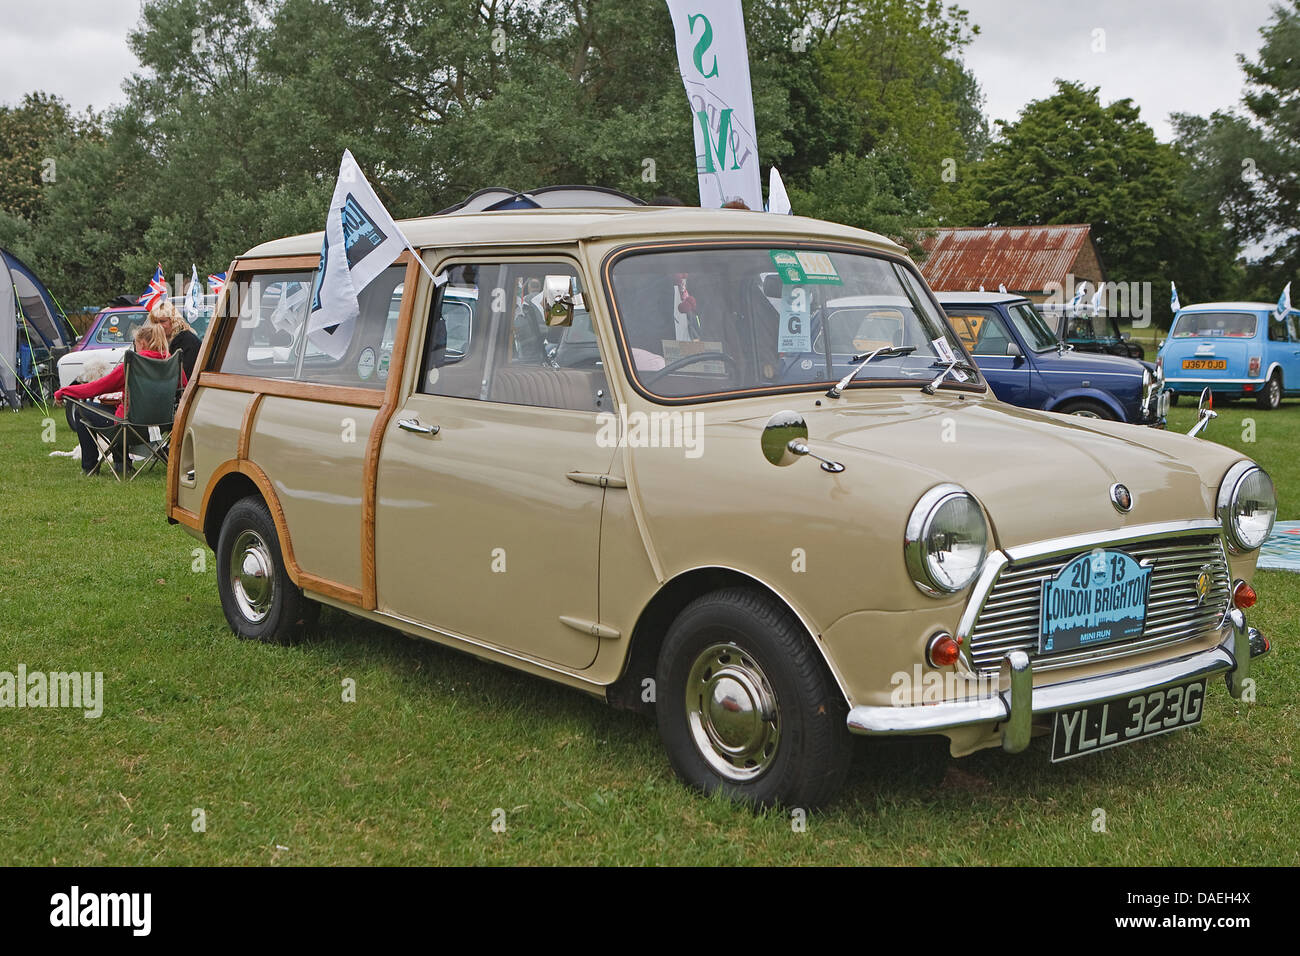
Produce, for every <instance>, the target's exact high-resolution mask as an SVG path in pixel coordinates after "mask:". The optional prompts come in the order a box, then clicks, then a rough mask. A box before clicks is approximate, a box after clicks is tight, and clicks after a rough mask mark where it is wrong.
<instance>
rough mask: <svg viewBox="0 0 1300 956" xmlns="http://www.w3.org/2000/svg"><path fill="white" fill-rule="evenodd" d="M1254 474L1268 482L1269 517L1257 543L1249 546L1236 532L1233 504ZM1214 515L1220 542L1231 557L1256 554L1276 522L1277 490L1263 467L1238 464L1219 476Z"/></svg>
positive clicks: (1246, 462) (1248, 463) (1236, 502)
mask: <svg viewBox="0 0 1300 956" xmlns="http://www.w3.org/2000/svg"><path fill="white" fill-rule="evenodd" d="M1256 472H1258V473H1259V474H1261V475H1263V476H1264V478H1265V480H1267V481H1268V487H1269V490H1270V492H1272V499H1273V514H1272V517H1271V518H1270V519H1269V522H1268V529H1267V530H1266V531H1265V533H1264V536H1263V537H1262V538H1261V539H1260V540H1259V541H1258V542H1257V543H1253V544H1252V543H1251V542H1250V541H1247V540H1244V538H1243V536H1242V534H1241V532H1240V529H1238V527H1237V518H1238V517H1239V515H1238V514H1237V504H1238V499H1239V496H1240V494H1241V489H1242V487H1243V486H1244V485H1245V482H1246V479H1248V478H1250V477H1251V476H1252V475H1254V474H1255V473H1256ZM1215 513H1216V515H1217V516H1218V519H1219V524H1220V526H1222V528H1223V537H1224V540H1225V541H1227V543H1228V550H1229V551H1232V552H1233V553H1234V554H1249V553H1250V552H1252V551H1258V550H1259V549H1260V547H1262V546H1263V544H1264V542H1265V541H1267V540H1268V536H1269V535H1270V534H1272V533H1273V525H1274V524H1275V523H1276V521H1277V491H1276V489H1274V487H1273V479H1272V478H1271V477H1270V476H1269V474H1268V472H1266V471H1265V470H1264V469H1263V468H1260V467H1259V465H1256V464H1255V463H1254V462H1250V461H1239V462H1237V463H1236V464H1235V465H1233V466H1232V467H1231V468H1229V469H1228V473H1227V474H1226V475H1224V476H1223V481H1222V482H1221V483H1220V484H1219V495H1218V499H1217V501H1216V503H1215Z"/></svg>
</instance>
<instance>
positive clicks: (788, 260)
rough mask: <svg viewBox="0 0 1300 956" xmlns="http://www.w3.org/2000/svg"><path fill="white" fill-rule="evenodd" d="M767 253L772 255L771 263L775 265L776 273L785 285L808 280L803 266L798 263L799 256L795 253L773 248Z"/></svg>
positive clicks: (797, 283)
mask: <svg viewBox="0 0 1300 956" xmlns="http://www.w3.org/2000/svg"><path fill="white" fill-rule="evenodd" d="M769 255H770V256H771V257H772V265H774V266H776V271H777V274H778V275H779V276H780V277H781V281H782V282H784V283H785V284H786V285H802V284H803V283H805V282H807V281H808V277H807V276H806V275H804V271H803V266H801V265H799V256H798V255H797V254H796V253H794V252H786V251H785V250H783V249H773V250H772V251H771V252H770V253H769Z"/></svg>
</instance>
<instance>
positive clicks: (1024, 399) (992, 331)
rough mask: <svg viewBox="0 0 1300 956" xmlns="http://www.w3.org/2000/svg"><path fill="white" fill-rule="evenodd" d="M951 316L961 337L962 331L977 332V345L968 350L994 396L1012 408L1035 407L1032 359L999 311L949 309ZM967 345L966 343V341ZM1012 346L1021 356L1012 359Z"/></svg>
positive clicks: (975, 333) (975, 341)
mask: <svg viewBox="0 0 1300 956" xmlns="http://www.w3.org/2000/svg"><path fill="white" fill-rule="evenodd" d="M947 312H948V316H949V318H951V319H952V320H953V325H954V327H956V328H957V329H958V330H959V334H960V330H962V329H967V330H972V331H973V335H971V337H972V338H973V343H970V344H967V348H968V349H970V353H971V355H972V356H974V358H975V364H976V365H978V366H979V367H980V371H981V372H982V373H983V374H984V378H985V379H986V380H987V381H988V383H989V385H990V386H991V387H992V388H993V394H994V395H996V396H997V397H998V398H1000V399H1002V401H1004V402H1009V403H1010V404H1012V405H1019V406H1021V407H1024V408H1029V407H1032V406H1031V404H1030V403H1031V401H1032V398H1033V391H1032V384H1033V383H1032V369H1031V366H1030V364H1029V359H1028V358H1027V357H1026V356H1025V355H1024V349H1023V348H1022V347H1021V346H1020V344H1019V342H1018V341H1017V340H1016V338H1015V337H1014V336H1013V335H1012V333H1011V330H1010V328H1009V326H1008V323H1007V322H1006V320H1005V319H1004V318H1003V317H1002V315H1001V314H1000V313H999V312H998V310H997V309H974V308H949V309H948V310H947ZM963 341H964V342H965V341H966V338H965V337H963ZM1012 345H1014V346H1015V347H1016V349H1017V350H1019V351H1020V352H1021V354H1019V355H1008V354H1007V350H1008V346H1012Z"/></svg>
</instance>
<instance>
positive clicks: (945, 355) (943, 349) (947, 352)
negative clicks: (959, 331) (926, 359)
mask: <svg viewBox="0 0 1300 956" xmlns="http://www.w3.org/2000/svg"><path fill="white" fill-rule="evenodd" d="M930 344H931V345H933V346H934V351H935V352H936V353H937V354H938V356H939V360H940V361H941V362H955V361H957V355H956V353H954V352H953V350H952V346H951V345H949V344H948V340H947V339H945V338H942V337H941V338H937V339H931V340H930ZM949 374H950V375H951V376H952V377H953V378H955V379H956V380H957V381H959V382H964V381H966V379H968V378H969V377H970V376H969V375H967V374H966V373H965V372H963V371H962V370H961V369H959V368H954V369H953V370H952V371H951V372H950V373H949Z"/></svg>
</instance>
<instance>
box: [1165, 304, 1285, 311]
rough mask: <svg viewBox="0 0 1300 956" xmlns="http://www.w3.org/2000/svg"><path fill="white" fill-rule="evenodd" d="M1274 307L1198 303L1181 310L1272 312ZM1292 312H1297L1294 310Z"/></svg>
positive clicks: (1269, 305) (1270, 305)
mask: <svg viewBox="0 0 1300 956" xmlns="http://www.w3.org/2000/svg"><path fill="white" fill-rule="evenodd" d="M1273 309H1274V306H1273V305H1272V304H1270V303H1268V302H1198V303H1197V304H1196V305H1185V306H1183V307H1182V308H1181V309H1179V310H1178V311H1179V313H1180V314H1181V313H1183V312H1263V311H1265V310H1267V311H1269V312H1272V311H1273ZM1292 311H1295V310H1294V309H1293V310H1292Z"/></svg>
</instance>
